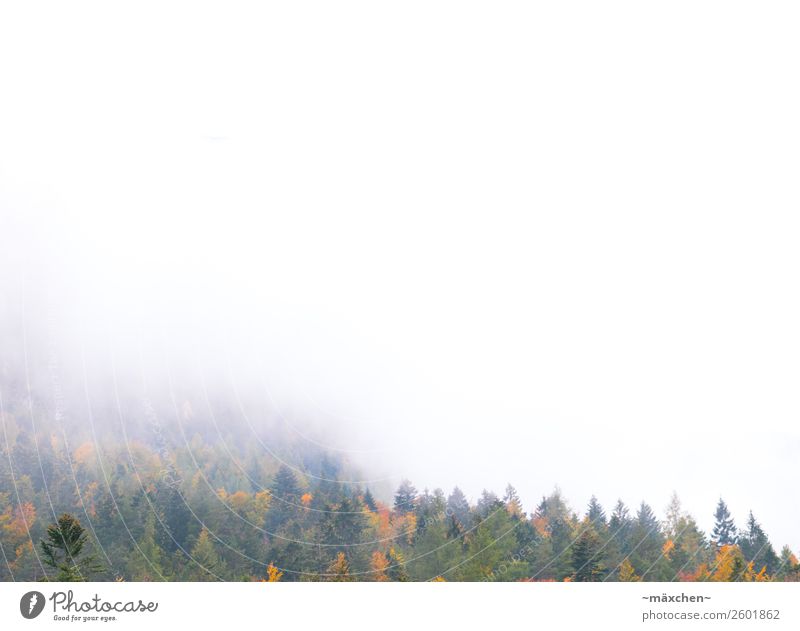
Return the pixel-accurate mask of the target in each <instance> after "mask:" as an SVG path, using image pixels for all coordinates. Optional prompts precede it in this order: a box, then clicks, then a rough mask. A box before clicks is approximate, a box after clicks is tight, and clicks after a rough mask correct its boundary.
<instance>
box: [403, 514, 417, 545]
mask: <svg viewBox="0 0 800 631" xmlns="http://www.w3.org/2000/svg"><path fill="white" fill-rule="evenodd" d="M405 531H406V539H407V540H408V543H411V542H412V541H413V539H414V534H415V533H416V532H417V516H416V515H415V514H414V513H408V515H406V525H405Z"/></svg>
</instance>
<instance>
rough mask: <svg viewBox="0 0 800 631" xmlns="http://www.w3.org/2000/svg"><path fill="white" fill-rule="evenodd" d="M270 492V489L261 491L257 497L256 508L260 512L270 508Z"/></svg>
mask: <svg viewBox="0 0 800 631" xmlns="http://www.w3.org/2000/svg"><path fill="white" fill-rule="evenodd" d="M269 500H270V494H269V491H259V492H258V493H256V497H255V502H254V504H255V509H256V510H257V511H259V512H262V513H263V512H264V511H266V510H267V509H268V508H269Z"/></svg>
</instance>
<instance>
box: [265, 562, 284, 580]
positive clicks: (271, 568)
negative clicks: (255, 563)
mask: <svg viewBox="0 0 800 631" xmlns="http://www.w3.org/2000/svg"><path fill="white" fill-rule="evenodd" d="M282 576H283V572H281V571H280V570H279V569H278V568H276V567H275V565H274V564H272V563H270V564H269V565H268V566H267V578H262V579H261V582H262V583H277V582H278V581H279V580H281V577H282Z"/></svg>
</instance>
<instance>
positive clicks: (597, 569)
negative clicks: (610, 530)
mask: <svg viewBox="0 0 800 631" xmlns="http://www.w3.org/2000/svg"><path fill="white" fill-rule="evenodd" d="M601 547H602V543H601V541H600V537H599V536H598V534H597V532H595V530H594V528H592V526H591V522H590V521H589V520H588V518H587V519H586V520H584V522H583V524H582V531H581V534H580V535H579V536H578V540H577V541H576V542H575V545H573V547H572V567H573V568H574V572H573V574H572V580H573V581H577V582H596V581H601V580H603V577H604V576H605V574H606V570H605V567H604V565H603V559H602V557H601V552H602V550H601Z"/></svg>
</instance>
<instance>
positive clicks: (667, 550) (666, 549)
mask: <svg viewBox="0 0 800 631" xmlns="http://www.w3.org/2000/svg"><path fill="white" fill-rule="evenodd" d="M674 549H675V542H674V541H673V540H672V539H667V540H666V541H665V542H664V546H663V547H662V548H661V552H662V554H663V555H664V556H665V557H666V558H667V559H669V558H670V556H669V555H670V554H671V553H672V551H673V550H674Z"/></svg>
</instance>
